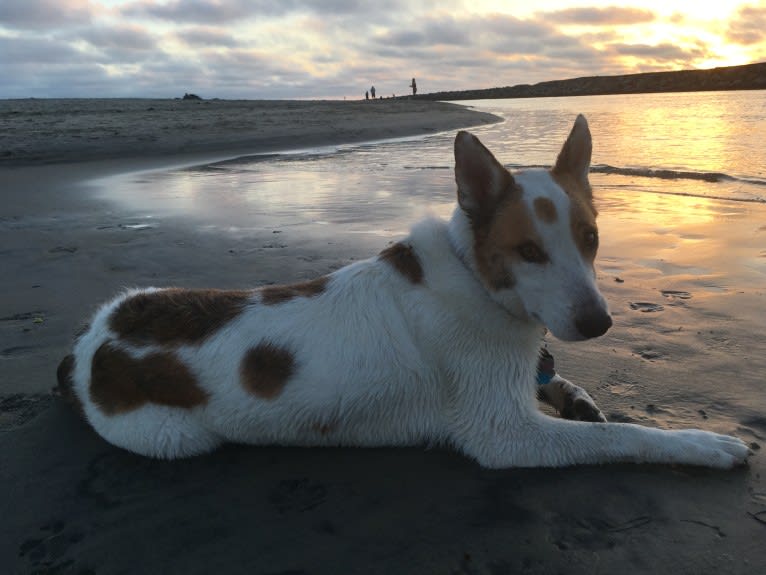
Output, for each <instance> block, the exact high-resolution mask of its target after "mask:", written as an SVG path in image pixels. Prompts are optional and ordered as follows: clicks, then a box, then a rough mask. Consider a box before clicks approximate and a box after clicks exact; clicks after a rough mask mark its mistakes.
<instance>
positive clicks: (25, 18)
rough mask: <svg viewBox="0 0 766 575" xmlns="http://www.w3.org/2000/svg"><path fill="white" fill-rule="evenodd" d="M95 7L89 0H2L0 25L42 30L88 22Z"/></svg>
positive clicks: (0, 4)
mask: <svg viewBox="0 0 766 575" xmlns="http://www.w3.org/2000/svg"><path fill="white" fill-rule="evenodd" d="M92 17H93V7H92V6H91V4H90V2H88V1H87V0H2V2H0V26H3V27H5V28H9V29H22V30H42V29H47V28H51V27H60V26H65V25H67V24H87V23H88V22H90V21H91V19H92Z"/></svg>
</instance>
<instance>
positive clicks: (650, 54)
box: [609, 43, 707, 63]
mask: <svg viewBox="0 0 766 575" xmlns="http://www.w3.org/2000/svg"><path fill="white" fill-rule="evenodd" d="M609 49H610V50H611V51H613V52H614V53H616V54H619V55H620V56H636V57H639V58H648V59H650V60H653V61H655V62H667V63H676V62H686V61H689V60H693V59H695V58H703V57H705V56H706V55H707V52H706V51H705V50H704V49H703V48H702V47H696V48H682V47H680V46H676V45H675V44H668V43H663V44H656V45H650V44H610V45H609Z"/></svg>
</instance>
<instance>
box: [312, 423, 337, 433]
mask: <svg viewBox="0 0 766 575" xmlns="http://www.w3.org/2000/svg"><path fill="white" fill-rule="evenodd" d="M311 429H312V430H313V431H316V432H317V433H318V434H319V435H322V436H327V435H330V434H331V433H334V432H335V431H336V430H337V429H338V422H337V421H330V422H328V423H314V424H313V425H312V426H311Z"/></svg>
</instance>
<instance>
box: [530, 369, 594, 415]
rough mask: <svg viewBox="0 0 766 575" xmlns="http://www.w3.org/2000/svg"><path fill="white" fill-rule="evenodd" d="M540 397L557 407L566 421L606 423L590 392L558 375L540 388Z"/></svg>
mask: <svg viewBox="0 0 766 575" xmlns="http://www.w3.org/2000/svg"><path fill="white" fill-rule="evenodd" d="M538 396H539V397H540V398H541V399H542V400H543V401H546V402H548V403H550V404H551V405H552V406H553V407H555V408H556V411H558V412H559V414H560V415H561V417H563V418H564V419H572V420H574V421H591V422H595V423H606V417H604V414H603V412H602V411H601V410H600V409H599V408H598V406H597V405H596V402H595V401H594V400H593V398H592V397H591V396H590V395H589V394H588V392H587V391H585V390H584V389H583V388H582V387H579V386H577V385H575V384H574V383H572V382H571V381H569V380H566V379H564V378H563V377H561V376H560V375H558V374H557V375H554V376H553V378H552V379H551V380H550V381H549V382H548V383H546V384H545V385H541V386H540V389H539V393H538Z"/></svg>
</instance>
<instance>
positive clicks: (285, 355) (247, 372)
mask: <svg viewBox="0 0 766 575" xmlns="http://www.w3.org/2000/svg"><path fill="white" fill-rule="evenodd" d="M239 370H240V376H241V378H242V385H243V386H244V387H245V389H247V390H248V391H249V392H250V393H252V394H254V395H257V396H258V397H260V398H263V399H274V398H275V397H277V396H278V395H279V394H280V393H282V390H283V389H284V387H285V385H286V384H287V381H288V380H289V379H290V377H291V376H292V375H293V373H294V372H295V357H294V356H293V354H292V353H291V352H290V351H289V350H287V349H285V348H283V347H279V346H277V345H275V344H273V343H268V342H267V343H260V344H258V345H257V346H255V347H254V348H252V349H250V350H249V351H248V352H247V353H246V354H245V357H244V358H243V359H242V363H241V365H240V368H239Z"/></svg>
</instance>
